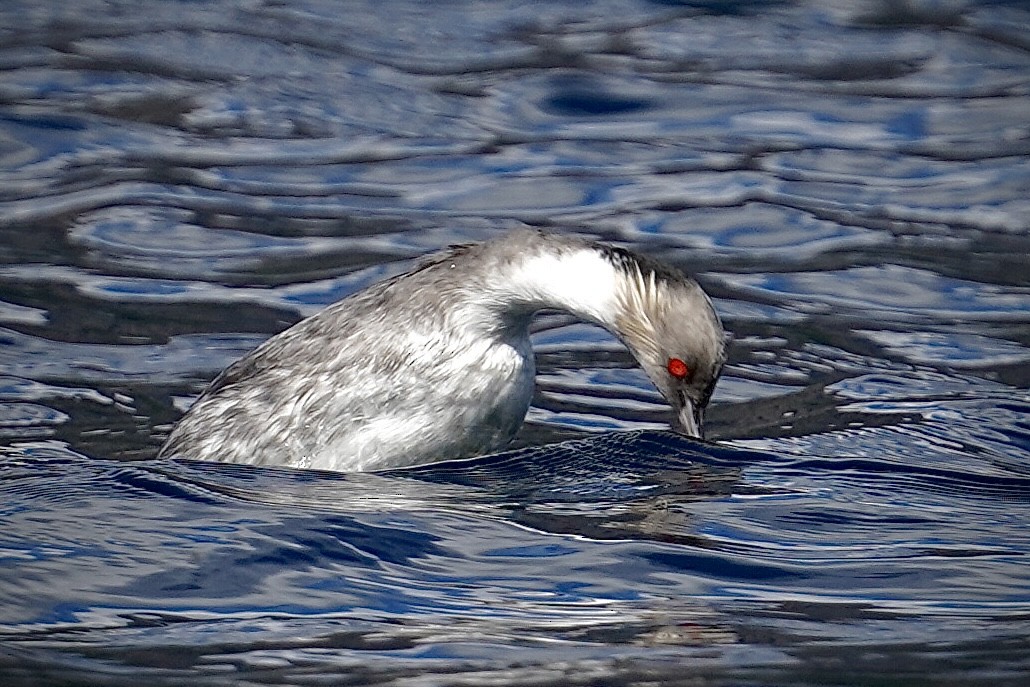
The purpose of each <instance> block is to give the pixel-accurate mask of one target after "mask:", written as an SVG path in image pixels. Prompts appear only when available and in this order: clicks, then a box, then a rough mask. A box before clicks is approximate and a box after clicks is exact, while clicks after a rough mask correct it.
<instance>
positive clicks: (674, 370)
mask: <svg viewBox="0 0 1030 687" xmlns="http://www.w3.org/2000/svg"><path fill="white" fill-rule="evenodd" d="M665 367H666V369H668V370H669V374H671V375H672V376H673V377H675V378H676V379H684V378H685V377H686V376H687V375H689V374H690V368H689V367H687V364H686V363H685V362H683V361H682V360H680V359H679V358H669V363H668V364H667V365H666V366H665Z"/></svg>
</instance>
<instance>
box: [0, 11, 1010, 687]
mask: <svg viewBox="0 0 1030 687" xmlns="http://www.w3.org/2000/svg"><path fill="white" fill-rule="evenodd" d="M1028 37H1030V11H1028V10H1027V9H1026V6H1025V4H1024V3H1020V2H988V1H984V2H971V1H970V2H962V1H961V0H955V1H950V2H945V1H941V2H934V1H932V0H925V1H919V0H912V1H911V2H907V3H887V2H872V1H870V2H829V3H827V2H818V3H816V2H812V3H793V2H768V3H754V2H751V3H744V2H732V1H726V2H703V1H698V2H658V1H655V2H644V1H643V0H640V1H624V2H623V1H611V2H595V3H571V2H569V3H565V2H542V3H507V2H478V3H469V2H439V3H433V4H431V5H428V4H423V3H405V2H397V1H389V2H370V3H361V2H317V1H314V0H310V1H300V2H290V3H277V2H261V1H258V0H255V1H253V2H235V3H233V2H228V1H221V2H202V1H198V2H170V1H167V2H155V1H150V2H131V3H130V2H90V1H83V2H74V3H62V2H17V1H11V0H7V1H5V2H3V3H2V4H0V684H3V685H29V684H32V685H35V684H65V685H86V684H90V685H92V684H112V685H137V684H141V683H145V684H153V685H163V684H191V685H212V684H297V685H300V684H304V685H306V684H323V683H325V684H390V685H404V686H408V685H443V684H447V685H487V684H489V685H497V684H512V685H515V684H517V685H530V684H532V685H593V684H605V685H620V684H649V685H650V684H682V685H699V684H704V685H706V684H720V685H767V684H775V685H798V684H833V685H853V684H854V685H858V684H860V685H881V684H884V685H885V684H890V685H895V684H927V685H930V684H933V685H966V684H982V685H1017V684H1018V685H1022V684H1027V682H1028V681H1030V530H1028V527H1027V524H1028V522H1030V420H1028V414H1027V413H1028V410H1030V391H1028V388H1030V38H1028ZM517 223H527V224H531V225H536V226H544V227H549V228H552V229H554V230H561V231H568V232H574V233H578V234H583V235H588V236H594V237H599V238H602V239H605V240H609V241H613V242H618V243H623V244H625V245H629V246H632V247H634V248H636V249H638V250H641V251H644V252H647V253H650V254H653V255H656V256H659V257H661V258H662V259H664V260H667V261H669V262H672V263H674V264H676V265H678V266H679V267H681V268H683V269H685V270H688V271H691V272H693V273H695V274H696V275H697V276H698V279H699V280H700V281H701V282H702V283H703V284H704V286H705V287H706V289H707V290H708V291H709V292H710V293H711V294H712V295H713V296H714V297H715V301H716V306H717V308H718V310H719V311H720V313H721V315H722V316H723V319H724V322H725V323H726V326H727V328H728V329H730V330H732V332H733V333H734V335H735V343H734V345H733V348H732V353H731V358H730V364H729V365H728V367H727V371H726V375H725V376H724V378H723V380H722V381H721V383H720V385H719V388H718V390H717V393H716V396H715V400H714V406H713V407H712V408H711V410H710V412H709V418H710V422H709V434H710V436H711V437H712V438H713V439H715V442H714V443H710V444H699V443H696V442H690V441H687V440H685V439H681V438H678V437H675V436H673V435H670V434H667V433H664V432H663V431H661V430H662V427H663V426H664V421H665V417H666V415H665V409H664V408H663V404H662V402H661V400H660V398H659V396H658V394H657V392H655V391H654V390H653V389H651V387H650V386H649V384H648V383H647V381H646V379H645V377H644V376H643V374H642V373H641V372H640V371H638V370H637V369H635V367H634V366H633V364H632V361H631V359H630V357H629V355H628V353H627V352H626V351H625V350H624V349H622V348H621V346H620V345H619V344H618V343H617V342H615V341H614V340H613V339H611V338H610V337H609V336H608V335H606V334H605V333H603V332H600V331H598V330H596V329H595V328H592V327H589V326H586V325H582V324H577V323H573V322H571V321H570V320H569V319H567V318H565V317H563V316H558V315H549V316H543V317H542V318H541V319H540V320H539V322H538V323H537V329H538V333H537V335H536V344H537V351H538V364H539V369H540V377H539V384H538V390H537V394H536V396H535V399H534V406H533V409H532V410H531V412H530V417H529V420H528V422H527V425H526V427H525V429H524V430H523V432H522V434H521V435H520V436H519V437H518V439H517V441H516V443H515V450H514V452H512V453H509V454H504V455H501V456H497V457H485V458H481V459H476V460H474V461H471V462H467V463H456V464H443V465H438V466H433V467H429V468H422V469H418V470H413V471H407V472H393V473H382V474H365V475H334V474H325V473H315V472H302V471H287V470H273V469H256V468H252V467H240V466H227V465H212V464H203V463H191V462H168V461H154V460H152V457H153V455H154V454H155V452H156V450H157V448H158V446H160V444H161V442H162V440H163V437H164V436H165V435H166V434H167V431H168V429H169V427H170V426H171V424H172V423H173V422H174V421H175V419H176V418H177V417H178V416H179V414H180V413H181V412H182V410H183V409H184V408H185V407H186V406H187V405H188V404H189V402H190V400H191V399H192V398H193V396H194V395H195V394H196V393H197V392H198V391H199V390H200V389H201V388H202V387H203V385H204V384H205V383H206V381H207V380H209V379H210V378H211V377H213V376H214V374H215V373H216V372H217V371H218V370H219V369H220V368H222V367H223V366H224V365H226V364H227V363H229V362H231V361H232V360H233V359H235V358H236V357H238V356H240V355H241V354H243V353H244V352H245V351H247V350H248V349H249V348H251V347H253V346H254V345H256V344H257V343H258V342H260V341H261V340H263V338H265V337H267V336H268V335H270V334H271V333H273V332H276V331H279V330H281V329H282V328H284V327H285V326H287V325H289V324H290V323H292V322H295V321H296V320H298V319H299V318H300V317H302V316H304V315H307V314H310V313H312V312H315V311H317V310H318V309H319V308H321V307H323V306H324V305H325V304H327V303H329V302H332V301H333V300H335V299H337V298H339V297H342V296H344V295H346V294H348V293H351V292H353V291H354V290H356V289H358V288H361V287H362V286H364V285H366V284H368V283H370V282H372V281H375V280H377V279H380V278H382V277H384V276H386V275H389V274H393V273H396V272H397V271H400V270H403V269H405V268H407V267H409V266H410V265H412V264H413V261H414V260H415V259H416V258H417V256H419V255H421V254H423V253H425V252H428V251H430V250H433V249H436V248H439V247H442V246H445V245H448V244H450V243H455V242H461V241H467V240H478V239H482V238H484V237H488V236H492V235H495V234H497V233H499V232H501V231H504V230H505V229H506V228H507V227H510V226H512V225H514V224H517ZM610 430H630V431H629V432H625V431H624V432H611V431H610ZM582 437H587V438H582ZM561 440H573V443H570V444H565V445H563V446H562V447H560V448H558V449H554V448H551V449H544V450H541V449H536V448H532V447H536V446H540V445H542V444H545V443H551V442H555V441H561Z"/></svg>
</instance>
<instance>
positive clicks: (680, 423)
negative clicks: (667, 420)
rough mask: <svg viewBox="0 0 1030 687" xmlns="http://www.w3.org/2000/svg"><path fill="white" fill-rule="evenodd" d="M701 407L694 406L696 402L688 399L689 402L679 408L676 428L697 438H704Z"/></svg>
mask: <svg viewBox="0 0 1030 687" xmlns="http://www.w3.org/2000/svg"><path fill="white" fill-rule="evenodd" d="M701 422H702V420H701V409H700V408H697V407H695V406H694V403H693V402H692V401H690V400H689V399H687V402H686V403H685V404H684V405H683V407H682V408H680V409H679V413H678V414H677V415H676V424H677V427H676V429H677V430H678V431H679V432H681V433H683V434H686V435H687V436H689V437H694V438H695V439H703V438H704V433H703V432H702V427H701Z"/></svg>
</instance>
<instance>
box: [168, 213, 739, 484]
mask: <svg viewBox="0 0 1030 687" xmlns="http://www.w3.org/2000/svg"><path fill="white" fill-rule="evenodd" d="M544 308H553V309H558V310H565V311H568V312H570V313H572V314H574V315H576V316H578V317H580V318H583V319H584V320H587V321H590V322H595V323H597V324H599V325H601V326H602V327H605V328H606V329H608V330H609V331H610V332H612V333H613V334H615V335H616V336H617V337H619V339H621V340H622V341H623V342H624V343H625V344H626V346H627V347H628V348H629V350H630V352H632V354H633V356H634V357H635V358H636V359H637V361H638V362H639V363H640V365H641V366H642V367H643V369H644V371H645V372H646V373H647V376H648V377H649V378H650V380H651V381H652V382H653V383H654V385H655V386H656V387H657V388H658V390H659V391H660V392H661V393H662V395H663V396H664V397H665V398H666V399H667V400H668V402H669V403H670V404H671V405H672V407H673V409H674V410H675V411H676V414H675V421H674V423H673V426H674V427H675V428H676V429H678V430H680V431H682V432H684V433H686V434H688V435H691V436H694V437H700V436H701V426H702V411H703V410H704V408H705V406H706V405H707V404H708V400H709V398H710V397H711V395H712V390H713V388H714V387H715V383H716V381H717V380H718V377H719V373H720V372H721V369H722V364H723V361H724V359H725V344H724V336H723V329H722V324H721V323H720V321H719V317H718V315H716V313H715V310H714V309H713V307H712V303H711V301H710V300H709V298H708V296H707V295H706V294H705V293H704V291H702V290H701V287H700V286H698V285H697V283H696V282H694V281H693V280H692V279H689V278H687V277H685V276H684V275H683V274H681V273H680V272H678V271H676V270H674V269H672V268H671V267H667V266H665V265H662V264H660V263H658V262H656V261H654V260H651V259H649V258H646V257H643V256H640V255H637V254H635V253H632V252H630V251H628V250H625V249H622V248H616V247H612V246H608V245H604V244H600V243H593V242H588V241H585V240H583V239H579V238H573V237H569V236H562V235H557V234H551V233H542V232H538V231H532V230H518V231H515V232H513V233H510V234H507V235H505V236H503V237H501V238H497V239H494V240H491V241H487V242H485V243H481V244H474V245H466V246H456V247H453V248H451V249H450V250H449V251H446V252H443V253H440V254H438V255H435V256H432V257H430V258H429V259H428V260H427V261H426V262H424V263H422V264H421V265H419V266H418V267H416V268H415V269H413V270H412V271H410V272H407V273H405V274H402V275H399V276H397V277H394V278H392V279H388V280H386V281H383V282H380V283H378V284H374V285H373V286H371V287H369V288H367V289H365V290H363V291H360V292H358V293H355V294H353V295H351V296H349V297H347V298H344V299H343V300H341V301H339V302H337V303H334V304H333V305H330V306H329V307H328V308H326V309H325V310H323V311H321V312H320V313H317V314H315V315H313V316H311V317H309V318H307V319H305V320H302V321H301V322H299V323H297V324H296V325H294V326H293V327H291V328H289V329H287V330H286V331H284V332H282V333H280V334H278V335H276V336H273V337H272V338H270V339H269V340H268V341H266V342H264V343H263V344H262V345H260V346H259V347H258V348H257V349H255V350H254V351H253V352H252V353H250V354H249V355H247V356H246V357H244V358H242V359H241V360H239V361H237V362H236V363H234V364H233V365H231V366H229V367H228V368H226V370H225V371H223V372H222V373H221V374H220V375H219V376H218V377H217V378H216V379H215V380H214V381H213V382H212V383H211V385H210V386H209V387H208V388H207V390H206V391H204V393H203V394H202V395H201V396H200V398H199V399H197V401H196V403H194V404H193V406H192V407H191V408H190V409H189V411H188V412H187V413H186V415H185V416H183V418H182V419H181V420H180V421H179V423H178V424H177V425H176V426H175V427H174V428H173V429H172V432H171V434H170V436H169V437H168V440H167V441H166V442H165V444H164V446H163V447H162V448H161V451H160V453H159V456H162V457H165V456H171V455H178V456H181V457H186V458H197V459H205V460H218V461H225V462H232V463H251V464H263V465H285V466H292V467H304V468H320V469H327V470H373V469H379V468H391V467H400V466H406V465H415V464H419V463H428V462H433V461H438V460H444V459H450V458H462V457H469V456H474V455H480V454H484V453H489V452H491V451H496V450H498V449H501V448H503V447H504V446H505V445H506V444H507V443H508V442H509V441H510V440H511V438H512V437H513V436H514V435H515V433H516V432H517V431H518V429H519V427H521V425H522V421H523V420H524V419H525V417H526V412H527V411H528V410H529V403H530V400H531V398H532V395H533V384H534V376H535V365H534V362H533V350H532V347H531V345H530V341H529V323H530V320H531V318H532V316H533V314H534V313H535V312H536V311H538V310H541V309H544Z"/></svg>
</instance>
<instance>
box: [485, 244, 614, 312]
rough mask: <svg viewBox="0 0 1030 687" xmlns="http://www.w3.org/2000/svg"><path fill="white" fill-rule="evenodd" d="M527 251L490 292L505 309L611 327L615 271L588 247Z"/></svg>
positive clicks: (509, 267) (514, 262) (602, 257)
mask: <svg viewBox="0 0 1030 687" xmlns="http://www.w3.org/2000/svg"><path fill="white" fill-rule="evenodd" d="M562 248H563V250H547V249H546V248H544V249H542V250H538V251H533V252H531V253H530V254H528V255H525V256H523V257H522V258H521V259H519V260H515V261H512V262H511V263H510V264H509V265H508V269H507V270H506V271H505V273H504V274H498V275H497V277H498V278H497V279H495V280H493V282H494V283H493V284H491V286H492V287H494V289H495V291H496V293H497V294H498V295H499V297H500V299H499V300H503V301H505V302H506V303H507V305H508V306H509V307H510V306H511V305H512V304H517V307H518V308H519V309H521V310H523V311H524V312H526V313H527V314H528V313H531V312H535V311H537V310H541V309H544V308H553V309H556V310H565V311H567V312H570V313H572V314H573V315H576V316H577V317H580V318H582V319H584V320H588V321H590V322H595V323H597V324H599V325H601V326H603V327H605V328H607V329H609V330H614V329H615V328H616V319H617V315H618V310H619V307H620V305H619V297H618V294H619V288H620V280H622V279H624V277H623V276H622V275H621V274H619V272H618V271H617V269H616V267H615V266H614V265H613V264H612V263H611V262H610V261H609V260H607V259H606V258H605V257H604V256H603V255H602V254H601V253H599V252H598V251H597V250H595V249H593V248H591V247H590V246H586V245H584V246H574V247H562Z"/></svg>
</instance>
